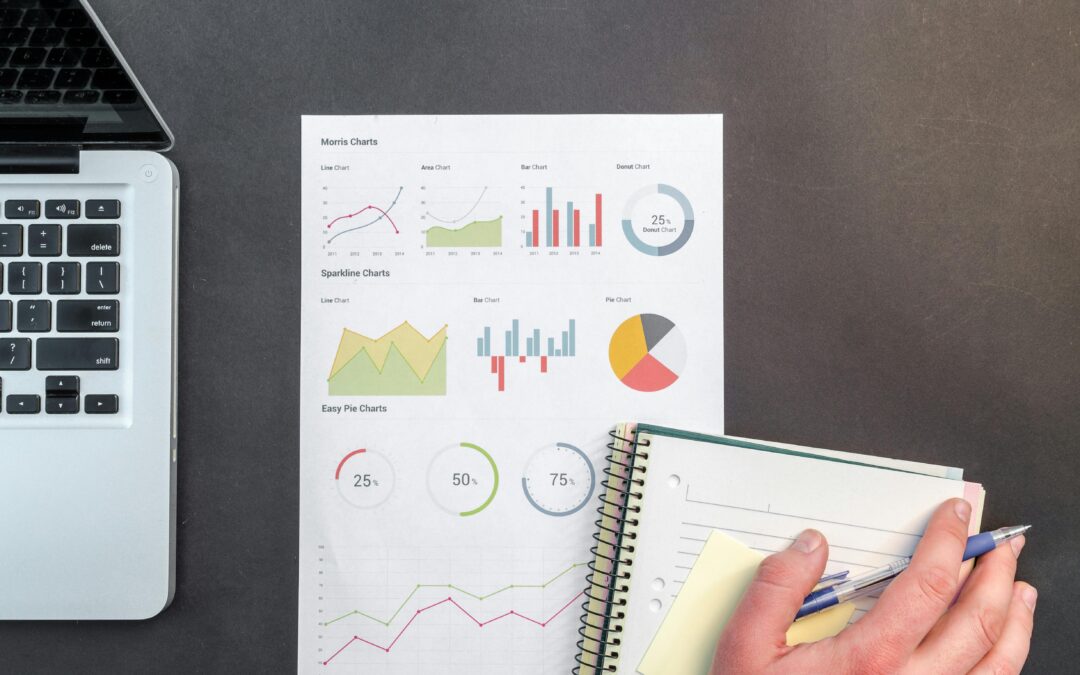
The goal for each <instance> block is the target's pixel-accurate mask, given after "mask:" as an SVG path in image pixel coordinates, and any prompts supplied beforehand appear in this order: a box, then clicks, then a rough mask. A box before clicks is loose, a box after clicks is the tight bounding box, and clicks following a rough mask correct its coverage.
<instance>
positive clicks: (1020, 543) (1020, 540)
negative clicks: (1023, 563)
mask: <svg viewBox="0 0 1080 675" xmlns="http://www.w3.org/2000/svg"><path fill="white" fill-rule="evenodd" d="M1024 543H1025V539H1024V535H1020V536H1019V537H1015V538H1013V539H1010V540H1009V545H1010V546H1012V552H1013V555H1014V556H1016V557H1017V558H1019V557H1020V551H1023V550H1024Z"/></svg>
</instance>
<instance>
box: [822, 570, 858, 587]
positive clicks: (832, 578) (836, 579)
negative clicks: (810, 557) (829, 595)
mask: <svg viewBox="0 0 1080 675" xmlns="http://www.w3.org/2000/svg"><path fill="white" fill-rule="evenodd" d="M849 574H850V572H849V571H848V570H844V571H843V572H835V573H833V574H826V575H825V576H823V577H821V579H820V580H819V581H818V582H817V585H816V586H814V590H815V591H820V590H821V589H823V588H829V587H830V586H835V585H836V584H838V583H840V582H841V581H843V580H845V579H847V577H848V575H849Z"/></svg>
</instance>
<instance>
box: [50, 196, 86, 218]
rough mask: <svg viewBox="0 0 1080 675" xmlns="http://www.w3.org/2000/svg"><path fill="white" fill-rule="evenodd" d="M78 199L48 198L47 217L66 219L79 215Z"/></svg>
mask: <svg viewBox="0 0 1080 675" xmlns="http://www.w3.org/2000/svg"><path fill="white" fill-rule="evenodd" d="M79 211H80V207H79V200H78V199H46V200H45V217H46V218H49V219H50V220H65V219H72V220H74V219H75V218H78V217H79Z"/></svg>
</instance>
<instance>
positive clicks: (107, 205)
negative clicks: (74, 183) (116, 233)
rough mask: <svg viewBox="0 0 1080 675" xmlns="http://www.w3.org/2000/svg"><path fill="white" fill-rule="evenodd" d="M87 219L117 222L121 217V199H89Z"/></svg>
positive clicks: (87, 202) (87, 201)
mask: <svg viewBox="0 0 1080 675" xmlns="http://www.w3.org/2000/svg"><path fill="white" fill-rule="evenodd" d="M86 217H87V218H89V219H91V220H96V219H105V220H116V219H117V218H119V217H120V200H119V199H87V200H86Z"/></svg>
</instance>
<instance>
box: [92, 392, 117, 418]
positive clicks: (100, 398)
mask: <svg viewBox="0 0 1080 675" xmlns="http://www.w3.org/2000/svg"><path fill="white" fill-rule="evenodd" d="M119 410H120V398H119V397H118V396H117V395H116V394H105V395H100V394H99V395H94V396H87V397H86V414H88V415H115V414H116V413H117V411H119Z"/></svg>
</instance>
